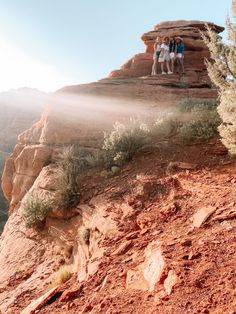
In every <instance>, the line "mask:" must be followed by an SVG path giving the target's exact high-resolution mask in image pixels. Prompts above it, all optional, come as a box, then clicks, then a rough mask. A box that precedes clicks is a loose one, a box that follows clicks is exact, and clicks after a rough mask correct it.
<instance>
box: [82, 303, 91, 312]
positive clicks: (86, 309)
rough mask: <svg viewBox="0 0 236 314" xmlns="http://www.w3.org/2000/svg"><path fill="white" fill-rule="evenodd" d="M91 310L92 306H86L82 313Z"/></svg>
mask: <svg viewBox="0 0 236 314" xmlns="http://www.w3.org/2000/svg"><path fill="white" fill-rule="evenodd" d="M92 309H93V306H92V305H91V304H86V305H85V307H84V309H83V312H82V313H87V312H89V311H91V310H92Z"/></svg>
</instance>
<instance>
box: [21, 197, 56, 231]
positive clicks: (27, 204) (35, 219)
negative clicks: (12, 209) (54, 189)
mask: <svg viewBox="0 0 236 314" xmlns="http://www.w3.org/2000/svg"><path fill="white" fill-rule="evenodd" d="M50 210H51V201H50V200H49V199H45V198H44V199H43V198H42V196H40V195H39V194H38V193H37V192H31V193H29V194H28V196H27V198H26V200H25V201H24V203H23V213H22V217H23V219H24V221H25V224H26V227H27V228H35V229H42V228H43V227H44V225H45V222H46V217H47V215H48V213H49V211H50Z"/></svg>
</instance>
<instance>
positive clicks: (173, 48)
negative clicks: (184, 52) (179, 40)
mask: <svg viewBox="0 0 236 314" xmlns="http://www.w3.org/2000/svg"><path fill="white" fill-rule="evenodd" d="M169 47H170V61H171V72H173V73H174V69H175V59H176V43H175V39H174V37H170V44H169Z"/></svg>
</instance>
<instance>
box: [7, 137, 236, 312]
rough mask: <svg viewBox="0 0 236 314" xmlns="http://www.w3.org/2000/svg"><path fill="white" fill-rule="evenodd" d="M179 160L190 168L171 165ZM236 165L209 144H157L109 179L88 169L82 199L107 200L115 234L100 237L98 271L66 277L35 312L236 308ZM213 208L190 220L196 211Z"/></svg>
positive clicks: (219, 146) (216, 310)
mask: <svg viewBox="0 0 236 314" xmlns="http://www.w3.org/2000/svg"><path fill="white" fill-rule="evenodd" d="M214 151H215V152H218V154H217V155H216V154H215V153H214ZM176 161H177V162H185V163H191V165H190V164H187V165H186V164H185V165H183V164H182V168H189V169H180V168H178V165H176V164H172V165H171V166H169V167H168V164H169V162H176ZM193 164H197V166H196V168H194V165H193ZM180 166H181V165H180ZM191 168H194V169H191ZM235 170H236V161H235V160H231V159H230V158H229V157H228V156H227V155H226V154H225V151H224V149H223V148H222V146H221V144H220V143H219V142H218V141H213V142H211V143H209V144H204V145H203V144H202V145H196V146H188V147H182V146H181V145H178V144H175V143H168V144H166V145H165V144H164V143H162V144H160V146H158V147H155V148H154V149H146V150H145V151H142V153H140V154H137V156H136V157H135V158H134V160H133V161H132V162H131V163H130V164H128V165H127V166H126V167H124V168H123V169H122V171H121V173H120V174H118V175H116V176H115V177H112V178H108V179H102V178H99V176H98V174H94V173H93V176H92V177H93V178H94V180H93V181H92V182H91V173H88V174H87V175H86V177H85V178H84V186H85V187H87V188H86V191H87V197H88V198H90V195H91V194H94V193H95V194H96V195H97V196H98V197H102V198H103V199H105V200H106V201H107V202H110V206H108V207H107V208H106V214H105V215H104V217H105V216H106V215H107V216H109V215H111V214H115V215H116V220H117V226H118V230H119V232H118V233H117V235H116V236H114V237H107V238H101V239H100V241H99V243H98V246H99V247H102V248H103V249H104V254H103V256H102V257H101V258H100V259H99V258H98V262H99V267H98V270H97V272H96V273H95V274H93V275H91V276H90V277H89V278H88V280H87V281H86V282H82V283H79V282H77V280H76V278H75V276H74V277H72V278H71V279H70V281H68V282H67V283H66V284H65V285H64V287H60V288H59V292H58V293H57V294H56V295H55V296H54V298H53V299H52V300H51V301H50V302H48V303H47V304H46V305H45V306H44V307H42V308H41V309H40V310H39V311H38V312H37V313H40V314H45V313H53V314H56V313H94V314H95V313H101V314H115V313H116V314H118V313H119V314H129V313H130V314H131V313H135V314H139V313H142V314H143V313H145V314H151V313H161V314H172V313H175V314H183V313H191V314H194V313H211V314H220V313H227V314H233V313H236V312H235V310H236V298H235V293H236V276H235V275H236V274H235V273H236V233H235V231H236V220H235V217H236V200H235V193H236V174H235ZM88 186H90V187H91V189H88ZM95 187H96V189H95ZM84 193H85V191H84ZM85 198H86V195H85ZM124 204H126V206H127V208H128V209H127V215H124V214H123V211H122V210H121V207H122V206H124ZM210 206H211V207H210ZM209 208H210V210H211V212H212V214H211V216H210V217H209V218H208V219H207V220H206V221H205V222H203V223H202V225H201V226H200V227H194V226H193V221H192V219H193V216H194V214H196V213H197V212H198V211H199V210H201V209H204V210H209ZM195 218H196V216H195ZM197 218H199V219H200V218H201V217H197ZM203 218H204V217H203ZM195 220H196V219H195ZM198 222H199V221H198ZM61 294H62V295H61ZM22 303H24V301H23V300H22ZM13 310H14V309H13ZM16 310H17V309H16Z"/></svg>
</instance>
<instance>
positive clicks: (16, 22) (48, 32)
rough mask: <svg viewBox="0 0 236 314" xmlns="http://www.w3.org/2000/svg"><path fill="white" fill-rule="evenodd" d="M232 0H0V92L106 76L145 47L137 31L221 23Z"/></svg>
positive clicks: (47, 87)
mask: <svg viewBox="0 0 236 314" xmlns="http://www.w3.org/2000/svg"><path fill="white" fill-rule="evenodd" d="M230 4H231V0H224V1H217V2H215V1H213V0H208V1H204V0H200V1H187V0H179V1H178V2H176V1H171V5H167V3H166V2H164V3H163V1H160V0H148V1H143V0H138V1H137V0H129V1H125V0H121V1H118V2H117V1H116V2H114V1H108V0H100V1H94V0H93V1H92V0H67V1H66V0H50V1H48V0H41V1H32V0H21V1H19V0H11V1H6V0H0V69H1V70H0V91H4V90H8V89H10V88H19V87H22V86H27V87H34V88H38V89H41V90H43V91H54V90H56V89H58V88H60V87H63V86H65V85H72V84H80V83H84V82H92V81H95V80H98V79H100V78H103V77H106V76H107V75H108V74H109V72H111V71H112V70H114V69H117V68H119V67H120V66H121V65H122V64H123V63H125V62H126V61H127V60H128V59H129V58H130V57H131V56H132V55H134V54H135V53H140V52H143V51H144V50H145V47H144V44H143V43H142V41H141V40H140V36H141V35H142V33H144V32H147V31H150V30H152V29H153V27H154V25H155V24H157V23H159V22H162V21H166V20H178V19H188V20H194V19H196V20H204V21H212V22H214V23H216V24H219V25H224V24H225V17H226V15H227V13H228V12H229V10H230Z"/></svg>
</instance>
